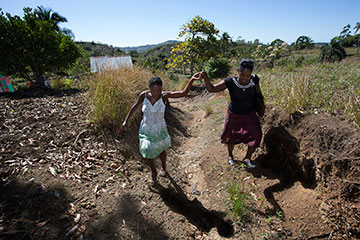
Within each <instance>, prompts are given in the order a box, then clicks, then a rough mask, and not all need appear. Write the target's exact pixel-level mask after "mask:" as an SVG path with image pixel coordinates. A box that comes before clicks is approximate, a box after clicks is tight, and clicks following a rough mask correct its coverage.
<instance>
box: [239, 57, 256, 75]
mask: <svg viewBox="0 0 360 240" xmlns="http://www.w3.org/2000/svg"><path fill="white" fill-rule="evenodd" d="M245 69H248V70H250V71H251V72H252V71H253V69H254V62H253V61H251V60H250V59H248V58H243V59H242V60H241V61H240V63H239V67H238V71H239V72H240V71H243V70H245Z"/></svg>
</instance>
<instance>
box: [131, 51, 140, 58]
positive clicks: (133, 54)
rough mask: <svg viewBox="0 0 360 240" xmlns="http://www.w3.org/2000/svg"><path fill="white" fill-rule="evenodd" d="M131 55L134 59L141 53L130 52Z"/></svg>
mask: <svg viewBox="0 0 360 240" xmlns="http://www.w3.org/2000/svg"><path fill="white" fill-rule="evenodd" d="M129 54H130V56H131V57H133V58H134V57H138V56H139V53H138V51H136V50H130V52H129Z"/></svg>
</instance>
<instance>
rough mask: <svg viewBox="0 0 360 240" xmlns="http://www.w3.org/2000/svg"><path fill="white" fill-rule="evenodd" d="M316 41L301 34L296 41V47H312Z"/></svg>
mask: <svg viewBox="0 0 360 240" xmlns="http://www.w3.org/2000/svg"><path fill="white" fill-rule="evenodd" d="M313 46H314V41H313V40H312V39H311V38H310V37H308V36H300V37H298V39H297V40H296V42H295V47H296V49H300V50H301V49H305V48H312V47H313Z"/></svg>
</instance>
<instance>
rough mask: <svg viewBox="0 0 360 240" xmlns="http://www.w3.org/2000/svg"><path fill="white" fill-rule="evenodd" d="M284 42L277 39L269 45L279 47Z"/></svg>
mask: <svg viewBox="0 0 360 240" xmlns="http://www.w3.org/2000/svg"><path fill="white" fill-rule="evenodd" d="M284 42H285V41H283V40H281V39H279V38H277V39H275V40H274V41H272V42H271V43H270V45H271V46H281V45H282V44H283V43H284Z"/></svg>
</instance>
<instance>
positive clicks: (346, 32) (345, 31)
mask: <svg viewBox="0 0 360 240" xmlns="http://www.w3.org/2000/svg"><path fill="white" fill-rule="evenodd" d="M350 35H351V26H350V24H348V25H346V26H344V28H343V30H342V31H341V33H340V37H342V38H347V37H349V36H350Z"/></svg>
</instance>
